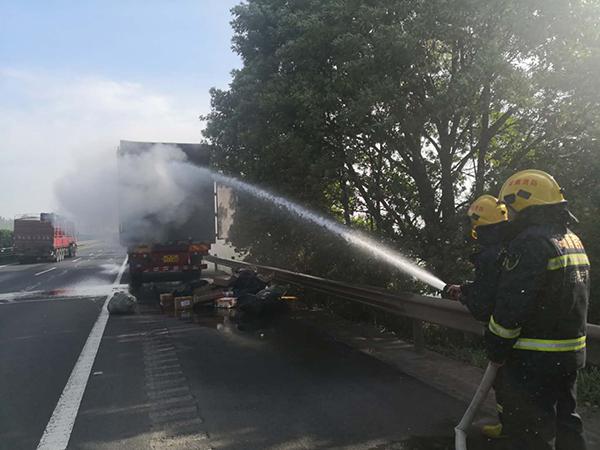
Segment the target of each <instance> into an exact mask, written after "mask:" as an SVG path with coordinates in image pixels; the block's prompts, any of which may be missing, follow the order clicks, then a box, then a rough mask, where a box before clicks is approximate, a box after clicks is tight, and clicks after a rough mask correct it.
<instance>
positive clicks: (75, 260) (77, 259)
mask: <svg viewBox="0 0 600 450" xmlns="http://www.w3.org/2000/svg"><path fill="white" fill-rule="evenodd" d="M80 259H81V258H76V259H74V260H73V261H71V262H77V261H79V260H80Z"/></svg>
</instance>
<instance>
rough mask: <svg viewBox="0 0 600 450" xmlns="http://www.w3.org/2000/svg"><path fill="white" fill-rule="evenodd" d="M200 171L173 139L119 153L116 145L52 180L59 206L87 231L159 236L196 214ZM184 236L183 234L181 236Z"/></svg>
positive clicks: (131, 237) (130, 236)
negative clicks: (133, 150) (62, 176)
mask: <svg viewBox="0 0 600 450" xmlns="http://www.w3.org/2000/svg"><path fill="white" fill-rule="evenodd" d="M207 182H208V183H210V184H211V186H212V180H211V179H210V178H207V177H204V176H200V177H199V174H198V172H196V171H195V170H194V166H193V165H192V163H190V162H189V161H188V158H187V156H186V154H185V153H184V152H183V151H182V150H181V149H179V148H178V147H177V146H175V145H167V144H155V145H153V146H151V147H149V148H147V149H145V150H144V151H141V152H139V153H126V154H123V155H121V156H120V157H119V158H117V152H116V150H114V151H112V152H110V153H106V154H104V155H103V157H102V158H97V159H93V160H86V161H85V162H83V163H82V164H80V166H79V167H78V168H77V170H76V171H73V172H71V173H69V174H68V175H67V176H65V177H64V178H62V179H61V180H59V182H57V183H56V188H55V191H56V196H57V198H58V200H59V202H60V210H61V212H63V213H64V214H66V215H67V216H69V217H70V218H71V219H72V220H74V221H75V222H76V224H77V225H78V228H79V229H80V230H82V232H83V233H85V234H91V235H94V236H101V237H103V238H106V237H107V236H109V235H112V236H116V235H117V234H118V232H119V226H121V232H122V233H123V235H124V236H125V238H126V240H127V241H128V240H134V241H139V240H144V241H154V242H157V241H162V240H164V239H165V236H166V233H168V231H169V229H172V228H176V227H177V226H179V225H182V224H184V223H186V221H187V220H189V219H190V217H191V215H192V214H194V212H195V209H194V205H195V203H197V198H195V193H196V192H197V191H198V187H199V186H200V185H203V184H204V183H207ZM182 237H183V236H182Z"/></svg>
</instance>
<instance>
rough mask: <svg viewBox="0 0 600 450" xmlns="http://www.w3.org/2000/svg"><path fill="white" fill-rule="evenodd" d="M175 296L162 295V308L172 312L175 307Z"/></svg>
mask: <svg viewBox="0 0 600 450" xmlns="http://www.w3.org/2000/svg"><path fill="white" fill-rule="evenodd" d="M174 301H175V299H174V298H173V294H160V307H161V308H162V309H163V310H167V311H170V310H172V309H173V308H174V307H175V304H174Z"/></svg>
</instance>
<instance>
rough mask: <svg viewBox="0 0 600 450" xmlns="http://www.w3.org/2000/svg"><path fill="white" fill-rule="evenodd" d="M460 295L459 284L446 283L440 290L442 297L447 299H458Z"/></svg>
mask: <svg viewBox="0 0 600 450" xmlns="http://www.w3.org/2000/svg"><path fill="white" fill-rule="evenodd" d="M461 295H462V289H461V286H460V285H459V284H447V285H446V286H444V289H443V290H442V298H445V299H448V300H455V301H456V300H458V299H460V297H461Z"/></svg>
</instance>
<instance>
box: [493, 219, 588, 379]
mask: <svg viewBox="0 0 600 450" xmlns="http://www.w3.org/2000/svg"><path fill="white" fill-rule="evenodd" d="M502 266H503V268H502V272H501V274H500V279H499V283H498V291H497V295H496V304H495V308H494V312H493V315H492V316H491V317H490V321H489V324H488V328H487V330H486V347H487V351H488V356H489V357H490V359H491V360H493V361H496V362H504V361H505V360H506V359H507V358H509V357H518V358H520V359H521V360H523V359H529V360H533V359H535V361H536V362H535V364H538V363H539V364H541V365H542V366H543V365H544V364H546V363H547V364H552V365H558V366H561V367H564V368H565V370H576V369H578V368H580V367H582V366H583V365H584V363H585V332H586V322H587V308H588V299H589V268H590V264H589V260H588V257H587V255H586V253H585V249H584V247H583V245H582V244H581V241H580V240H579V238H578V237H577V236H576V235H575V234H573V233H572V232H571V231H570V230H568V229H567V228H566V226H564V225H561V224H557V223H549V224H538V223H535V224H531V225H529V226H527V227H525V228H524V229H523V230H522V231H521V232H520V233H519V234H518V235H517V237H516V238H515V239H514V240H513V241H511V243H510V244H509V246H508V249H507V255H506V257H505V260H504V262H503V265H502Z"/></svg>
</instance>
